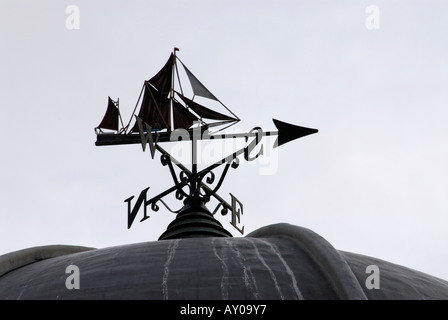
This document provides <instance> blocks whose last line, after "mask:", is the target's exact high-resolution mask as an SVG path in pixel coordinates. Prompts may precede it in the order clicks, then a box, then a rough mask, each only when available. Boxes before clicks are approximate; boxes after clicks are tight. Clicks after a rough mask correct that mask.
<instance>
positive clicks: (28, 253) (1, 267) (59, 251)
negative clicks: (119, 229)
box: [0, 245, 94, 277]
mask: <svg viewBox="0 0 448 320" xmlns="http://www.w3.org/2000/svg"><path fill="white" fill-rule="evenodd" d="M93 249H94V248H90V247H81V246H68V245H51V246H40V247H33V248H27V249H23V250H19V251H14V252H11V253H7V254H4V255H2V256H0V277H1V276H2V275H4V274H5V273H8V272H10V271H12V270H14V269H18V268H20V267H23V266H25V265H27V264H30V263H34V262H36V261H41V260H45V259H49V258H54V257H59V256H65V255H67V254H71V253H75V252H83V251H88V250H93Z"/></svg>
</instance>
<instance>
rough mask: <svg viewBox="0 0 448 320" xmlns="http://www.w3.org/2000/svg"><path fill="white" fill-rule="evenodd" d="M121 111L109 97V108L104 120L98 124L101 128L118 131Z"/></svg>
mask: <svg viewBox="0 0 448 320" xmlns="http://www.w3.org/2000/svg"><path fill="white" fill-rule="evenodd" d="M119 114H120V112H119V110H118V108H117V106H116V105H115V103H114V101H113V100H112V99H111V98H110V97H109V103H108V104H107V110H106V113H105V114H104V117H103V120H101V123H100V124H99V125H98V127H97V128H99V129H110V130H115V131H118V116H119Z"/></svg>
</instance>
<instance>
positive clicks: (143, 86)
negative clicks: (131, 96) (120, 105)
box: [125, 81, 146, 133]
mask: <svg viewBox="0 0 448 320" xmlns="http://www.w3.org/2000/svg"><path fill="white" fill-rule="evenodd" d="M145 83H146V81H145ZM145 83H144V84H143V85H142V90H140V95H139V96H138V100H137V103H136V104H135V107H134V111H132V114H135V110H137V106H138V103H139V102H140V98H141V97H142V94H143V89H144V88H145ZM131 121H132V115H131V118H130V119H129V122H128V125H127V126H126V128H128V127H129V125H130V124H131ZM125 133H126V132H125Z"/></svg>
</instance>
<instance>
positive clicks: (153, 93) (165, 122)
mask: <svg viewBox="0 0 448 320" xmlns="http://www.w3.org/2000/svg"><path fill="white" fill-rule="evenodd" d="M178 50H179V49H177V48H174V51H173V52H172V53H171V54H170V57H169V58H168V61H167V62H166V63H165V65H164V66H163V68H162V69H161V70H160V71H159V72H158V73H157V74H156V75H155V76H153V77H152V78H151V79H149V80H146V81H144V83H143V87H142V89H141V92H140V95H139V98H138V101H137V103H136V105H135V108H134V111H133V113H132V115H133V116H134V117H135V120H134V119H133V118H134V117H131V118H130V120H129V122H128V124H127V125H126V126H125V125H124V123H123V119H122V118H121V115H120V110H119V101H118V100H117V101H113V100H112V99H111V98H110V97H109V100H108V107H107V111H106V114H105V115H104V118H103V120H102V121H101V123H100V124H99V125H98V127H96V128H95V132H96V134H97V140H96V143H95V144H96V145H97V146H106V145H123V144H141V146H142V149H143V151H145V150H146V149H147V146H149V150H150V153H151V157H152V158H153V159H154V156H155V153H156V151H159V152H160V153H161V157H160V161H161V163H162V165H163V166H167V167H168V168H169V171H170V173H171V176H172V179H173V181H174V186H172V187H171V188H169V189H167V190H165V191H163V192H162V193H160V194H158V195H156V196H154V197H152V198H150V199H148V190H149V187H148V188H146V189H144V190H142V191H141V192H140V195H139V196H138V198H137V199H136V200H135V202H134V203H133V199H134V198H135V196H132V197H129V198H128V199H126V200H125V202H126V203H127V210H128V229H129V228H130V227H131V226H132V224H133V222H134V220H135V218H136V217H137V214H138V213H139V211H141V210H140V208H142V207H143V217H142V219H141V220H140V222H142V221H145V220H146V219H148V218H149V213H148V209H150V210H152V211H158V210H159V204H160V203H161V204H163V205H164V206H165V207H166V208H167V209H168V210H169V211H171V212H173V213H175V214H176V218H175V219H174V220H173V221H172V222H171V223H170V224H169V225H168V228H167V230H166V231H165V232H164V233H163V234H162V235H161V236H160V237H159V240H164V239H174V238H186V237H210V236H211V237H232V234H231V233H230V232H228V231H227V230H226V229H224V228H223V226H222V225H221V223H220V222H219V221H218V220H216V219H215V218H214V215H215V214H216V213H217V212H218V211H219V210H220V209H221V210H220V213H221V214H222V215H226V214H228V213H229V211H230V212H231V222H230V223H231V224H232V225H233V226H234V227H235V228H236V229H237V230H238V231H239V232H240V233H241V234H244V227H241V226H240V219H241V215H242V214H243V205H242V203H241V202H240V201H239V200H238V199H237V198H236V197H235V196H234V195H232V194H230V203H228V202H227V201H226V200H224V199H223V198H222V197H221V196H219V195H218V193H217V191H218V189H219V188H220V187H221V185H222V183H223V181H224V179H225V177H226V175H227V172H228V170H229V169H230V168H234V169H236V168H237V167H238V166H239V163H240V159H239V156H240V155H243V157H244V160H245V161H253V160H255V159H257V158H258V157H259V156H260V155H262V154H263V148H258V152H255V154H253V153H254V150H255V148H256V147H257V145H258V144H259V143H260V141H261V140H262V139H263V137H264V136H277V140H276V141H275V143H274V148H275V147H278V146H280V145H282V144H285V143H287V142H289V141H292V140H294V139H298V138H301V137H304V136H307V135H310V134H313V133H316V132H318V130H317V129H312V128H306V127H301V126H296V125H292V124H289V123H285V122H282V121H279V120H276V119H273V121H274V125H275V126H276V128H277V131H266V132H265V131H263V130H262V129H261V128H260V127H255V128H253V129H252V130H250V131H249V132H247V133H231V134H226V133H219V132H221V131H223V130H224V129H226V128H228V127H230V126H232V125H234V124H236V123H237V122H239V121H240V119H239V118H238V117H237V116H236V115H235V114H234V113H233V112H232V111H231V110H230V109H229V108H227V106H225V105H224V104H223V103H222V102H221V101H220V100H219V99H217V98H216V97H215V96H214V95H213V94H212V93H211V92H210V91H209V90H208V89H207V88H206V87H205V86H204V85H203V84H202V83H201V82H200V81H199V80H198V79H197V78H196V77H195V76H194V75H193V73H191V71H190V70H189V69H188V68H187V67H186V66H185V65H184V63H183V62H182V61H181V60H180V59H179V58H178V57H177V55H176V53H177V51H178ZM180 65H182V68H180ZM181 71H183V74H184V75H185V78H186V79H188V80H189V82H190V85H191V90H192V97H191V98H189V97H187V96H186V93H185V91H186V90H184V89H187V88H183V87H182V83H181V77H180V73H181ZM195 98H196V100H195ZM198 99H202V100H201V101H200V102H201V103H199V102H198ZM203 100H205V101H209V102H211V103H212V104H214V105H217V106H218V107H219V108H221V109H222V112H218V111H216V110H215V109H216V108H215V109H211V108H208V107H205V106H203V105H202V101H203ZM139 105H140V109H139V112H138V114H137V113H136V110H137V107H138V106H139ZM132 120H134V122H133V125H132V126H130V125H131V122H132ZM103 130H104V131H103ZM106 130H107V131H106ZM211 130H214V132H213V133H212V132H211ZM238 138H244V139H245V140H244V142H245V145H244V147H242V148H240V149H238V150H236V151H234V152H232V153H231V154H229V155H227V156H225V157H224V158H222V159H216V161H212V163H211V164H209V165H208V166H207V167H205V168H202V169H200V168H198V143H199V142H200V141H203V140H207V141H210V140H212V139H213V140H216V139H238ZM179 141H189V142H190V141H191V167H190V166H189V167H187V165H185V164H183V163H181V162H180V161H179V160H178V159H175V157H173V155H171V154H170V153H168V152H167V151H166V150H165V149H164V148H163V147H162V146H161V145H162V144H163V143H165V142H179ZM184 162H185V161H184ZM188 162H189V161H188ZM188 164H190V163H188ZM221 165H223V169H222V172H221V175H220V177H219V178H217V177H216V175H215V172H214V171H213V170H215V169H217V168H218V167H220V166H221ZM170 194H174V195H175V197H176V199H178V200H183V206H182V207H181V208H180V209H179V210H177V211H175V210H172V209H171V208H170V207H169V206H168V205H167V203H166V202H165V201H164V200H163V198H164V197H165V196H168V195H170ZM212 198H214V199H215V200H217V205H216V207H215V209H214V210H213V212H211V211H209V210H208V209H207V207H206V206H205V204H206V203H208V202H209V201H210V200H211V199H212Z"/></svg>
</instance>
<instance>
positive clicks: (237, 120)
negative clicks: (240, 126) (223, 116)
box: [210, 119, 241, 134]
mask: <svg viewBox="0 0 448 320" xmlns="http://www.w3.org/2000/svg"><path fill="white" fill-rule="evenodd" d="M240 121H241V120H240V119H236V121H234V122H232V123H231V124H229V125H228V126H227V127H224V128H221V129H219V130H216V131H215V132H210V134H215V133H218V132H220V131H222V130H225V129H227V128H229V127H231V126H233V125H234V124H236V123H237V122H240Z"/></svg>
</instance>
